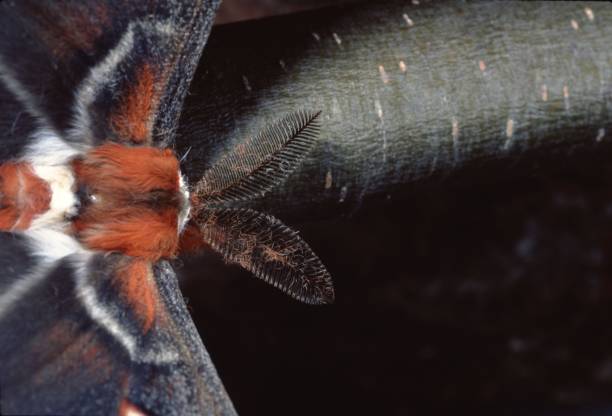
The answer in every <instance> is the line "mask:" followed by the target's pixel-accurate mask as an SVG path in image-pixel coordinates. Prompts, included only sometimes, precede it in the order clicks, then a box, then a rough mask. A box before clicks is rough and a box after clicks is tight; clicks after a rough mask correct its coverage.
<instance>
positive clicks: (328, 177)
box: [325, 169, 334, 189]
mask: <svg viewBox="0 0 612 416" xmlns="http://www.w3.org/2000/svg"><path fill="white" fill-rule="evenodd" d="M333 181H334V178H333V176H332V171H331V169H328V170H327V174H326V175H325V189H329V188H331V187H332V184H333Z"/></svg>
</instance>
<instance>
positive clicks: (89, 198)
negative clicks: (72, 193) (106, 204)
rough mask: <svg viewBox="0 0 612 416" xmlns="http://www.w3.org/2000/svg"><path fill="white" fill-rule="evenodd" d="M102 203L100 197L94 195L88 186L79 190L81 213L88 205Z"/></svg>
mask: <svg viewBox="0 0 612 416" xmlns="http://www.w3.org/2000/svg"><path fill="white" fill-rule="evenodd" d="M101 201H102V198H101V197H100V195H98V194H94V193H92V192H91V191H90V190H89V189H88V188H87V187H86V186H80V187H79V189H78V190H77V206H78V208H79V211H80V210H82V209H84V208H86V207H87V206H88V205H91V204H97V203H100V202H101Z"/></svg>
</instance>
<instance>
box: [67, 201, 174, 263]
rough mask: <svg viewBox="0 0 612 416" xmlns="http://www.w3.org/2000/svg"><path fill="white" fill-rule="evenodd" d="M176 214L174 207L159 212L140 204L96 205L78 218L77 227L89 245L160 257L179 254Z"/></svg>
mask: <svg viewBox="0 0 612 416" xmlns="http://www.w3.org/2000/svg"><path fill="white" fill-rule="evenodd" d="M177 215H178V212H177V211H176V210H175V209H168V210H166V211H164V212H161V213H158V212H156V211H154V210H151V209H146V208H141V207H129V206H126V207H112V208H110V207H109V209H107V208H106V207H105V206H101V207H93V208H90V209H88V210H87V212H86V213H85V214H84V215H83V216H82V218H80V219H78V220H77V221H75V228H76V230H77V231H78V235H79V237H80V239H81V240H82V241H83V243H85V245H87V246H88V247H89V248H92V249H94V250H102V251H118V252H121V253H124V254H127V255H128V256H133V257H142V258H145V259H147V260H150V261H157V260H159V259H160V258H162V257H166V258H168V257H174V256H175V255H176V252H177V249H178V231H177V222H176V219H177Z"/></svg>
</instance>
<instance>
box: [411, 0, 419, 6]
mask: <svg viewBox="0 0 612 416" xmlns="http://www.w3.org/2000/svg"><path fill="white" fill-rule="evenodd" d="M412 4H414V5H415V6H418V5H419V4H421V3H420V2H419V0H412Z"/></svg>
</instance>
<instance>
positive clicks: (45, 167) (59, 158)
mask: <svg viewBox="0 0 612 416" xmlns="http://www.w3.org/2000/svg"><path fill="white" fill-rule="evenodd" d="M80 153H81V152H80V151H78V150H77V149H75V148H74V147H72V146H71V145H69V144H68V143H66V142H65V141H64V140H62V139H60V138H59V137H58V136H57V135H55V134H54V133H52V132H50V131H47V130H41V131H39V132H38V133H37V134H36V135H35V138H34V141H33V142H32V143H31V144H30V145H29V146H28V148H27V150H26V155H25V157H24V158H23V159H24V160H25V161H26V162H28V163H30V164H31V166H32V169H33V170H34V173H35V174H36V175H37V176H38V177H39V178H41V179H43V180H44V181H46V182H47V184H48V185H49V188H50V190H51V202H50V204H49V210H48V211H46V212H45V213H44V214H42V215H40V216H38V217H36V218H35V219H34V220H33V221H32V224H31V225H30V228H31V229H38V228H43V227H51V228H61V227H63V226H64V225H65V224H66V219H67V218H69V217H71V216H73V215H75V214H76V213H77V202H78V200H77V197H76V194H75V177H74V173H73V172H72V168H71V166H70V161H71V160H72V159H74V158H75V157H76V156H78V155H79V154H80Z"/></svg>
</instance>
